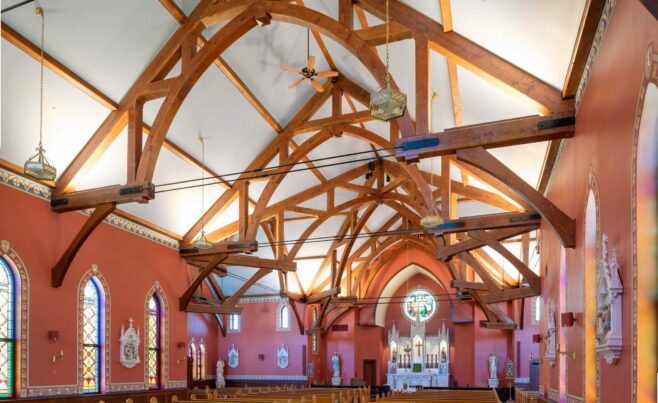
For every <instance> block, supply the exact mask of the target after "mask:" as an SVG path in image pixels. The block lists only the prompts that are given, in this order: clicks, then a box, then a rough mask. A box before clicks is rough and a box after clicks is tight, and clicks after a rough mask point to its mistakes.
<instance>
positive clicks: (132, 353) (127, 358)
mask: <svg viewBox="0 0 658 403" xmlns="http://www.w3.org/2000/svg"><path fill="white" fill-rule="evenodd" d="M133 322H134V321H133V319H132V318H130V320H128V329H125V330H124V327H123V325H121V336H120V337H119V347H120V349H119V362H120V363H121V365H123V366H124V367H126V368H132V367H134V366H135V365H137V364H139V353H138V351H139V329H135V328H134V327H133Z"/></svg>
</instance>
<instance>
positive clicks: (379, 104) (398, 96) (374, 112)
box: [370, 0, 407, 121]
mask: <svg viewBox="0 0 658 403" xmlns="http://www.w3.org/2000/svg"><path fill="white" fill-rule="evenodd" d="M388 39H389V18H388V0H386V75H385V76H384V84H382V86H381V87H379V88H378V89H377V91H375V92H374V93H372V94H370V116H372V117H373V118H375V119H379V120H383V121H389V120H391V119H395V118H399V117H400V116H402V115H403V114H404V110H405V109H406V107H407V94H405V93H404V92H402V91H400V90H398V89H395V88H393V87H391V80H392V77H391V72H390V70H389V60H390V57H389V48H388Z"/></svg>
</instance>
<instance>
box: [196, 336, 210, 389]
mask: <svg viewBox="0 0 658 403" xmlns="http://www.w3.org/2000/svg"><path fill="white" fill-rule="evenodd" d="M198 347H199V348H198V349H197V353H196V354H197V357H196V365H197V379H199V380H204V379H206V371H207V370H206V368H207V367H206V361H207V351H208V350H207V349H206V342H205V341H203V339H201V340H200V341H199V345H198Z"/></svg>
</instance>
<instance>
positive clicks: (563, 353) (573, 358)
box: [557, 344, 576, 361]
mask: <svg viewBox="0 0 658 403" xmlns="http://www.w3.org/2000/svg"><path fill="white" fill-rule="evenodd" d="M557 353H558V354H562V355H566V356H567V357H571V359H572V360H574V361H575V360H576V352H575V351H562V350H560V345H559V344H558V345H557Z"/></svg>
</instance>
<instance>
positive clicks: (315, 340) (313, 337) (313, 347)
mask: <svg viewBox="0 0 658 403" xmlns="http://www.w3.org/2000/svg"><path fill="white" fill-rule="evenodd" d="M317 322H318V310H317V308H316V307H313V324H314V325H315V324H316V323H317ZM311 351H313V352H314V353H317V352H318V334H317V333H313V334H312V335H311Z"/></svg>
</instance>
